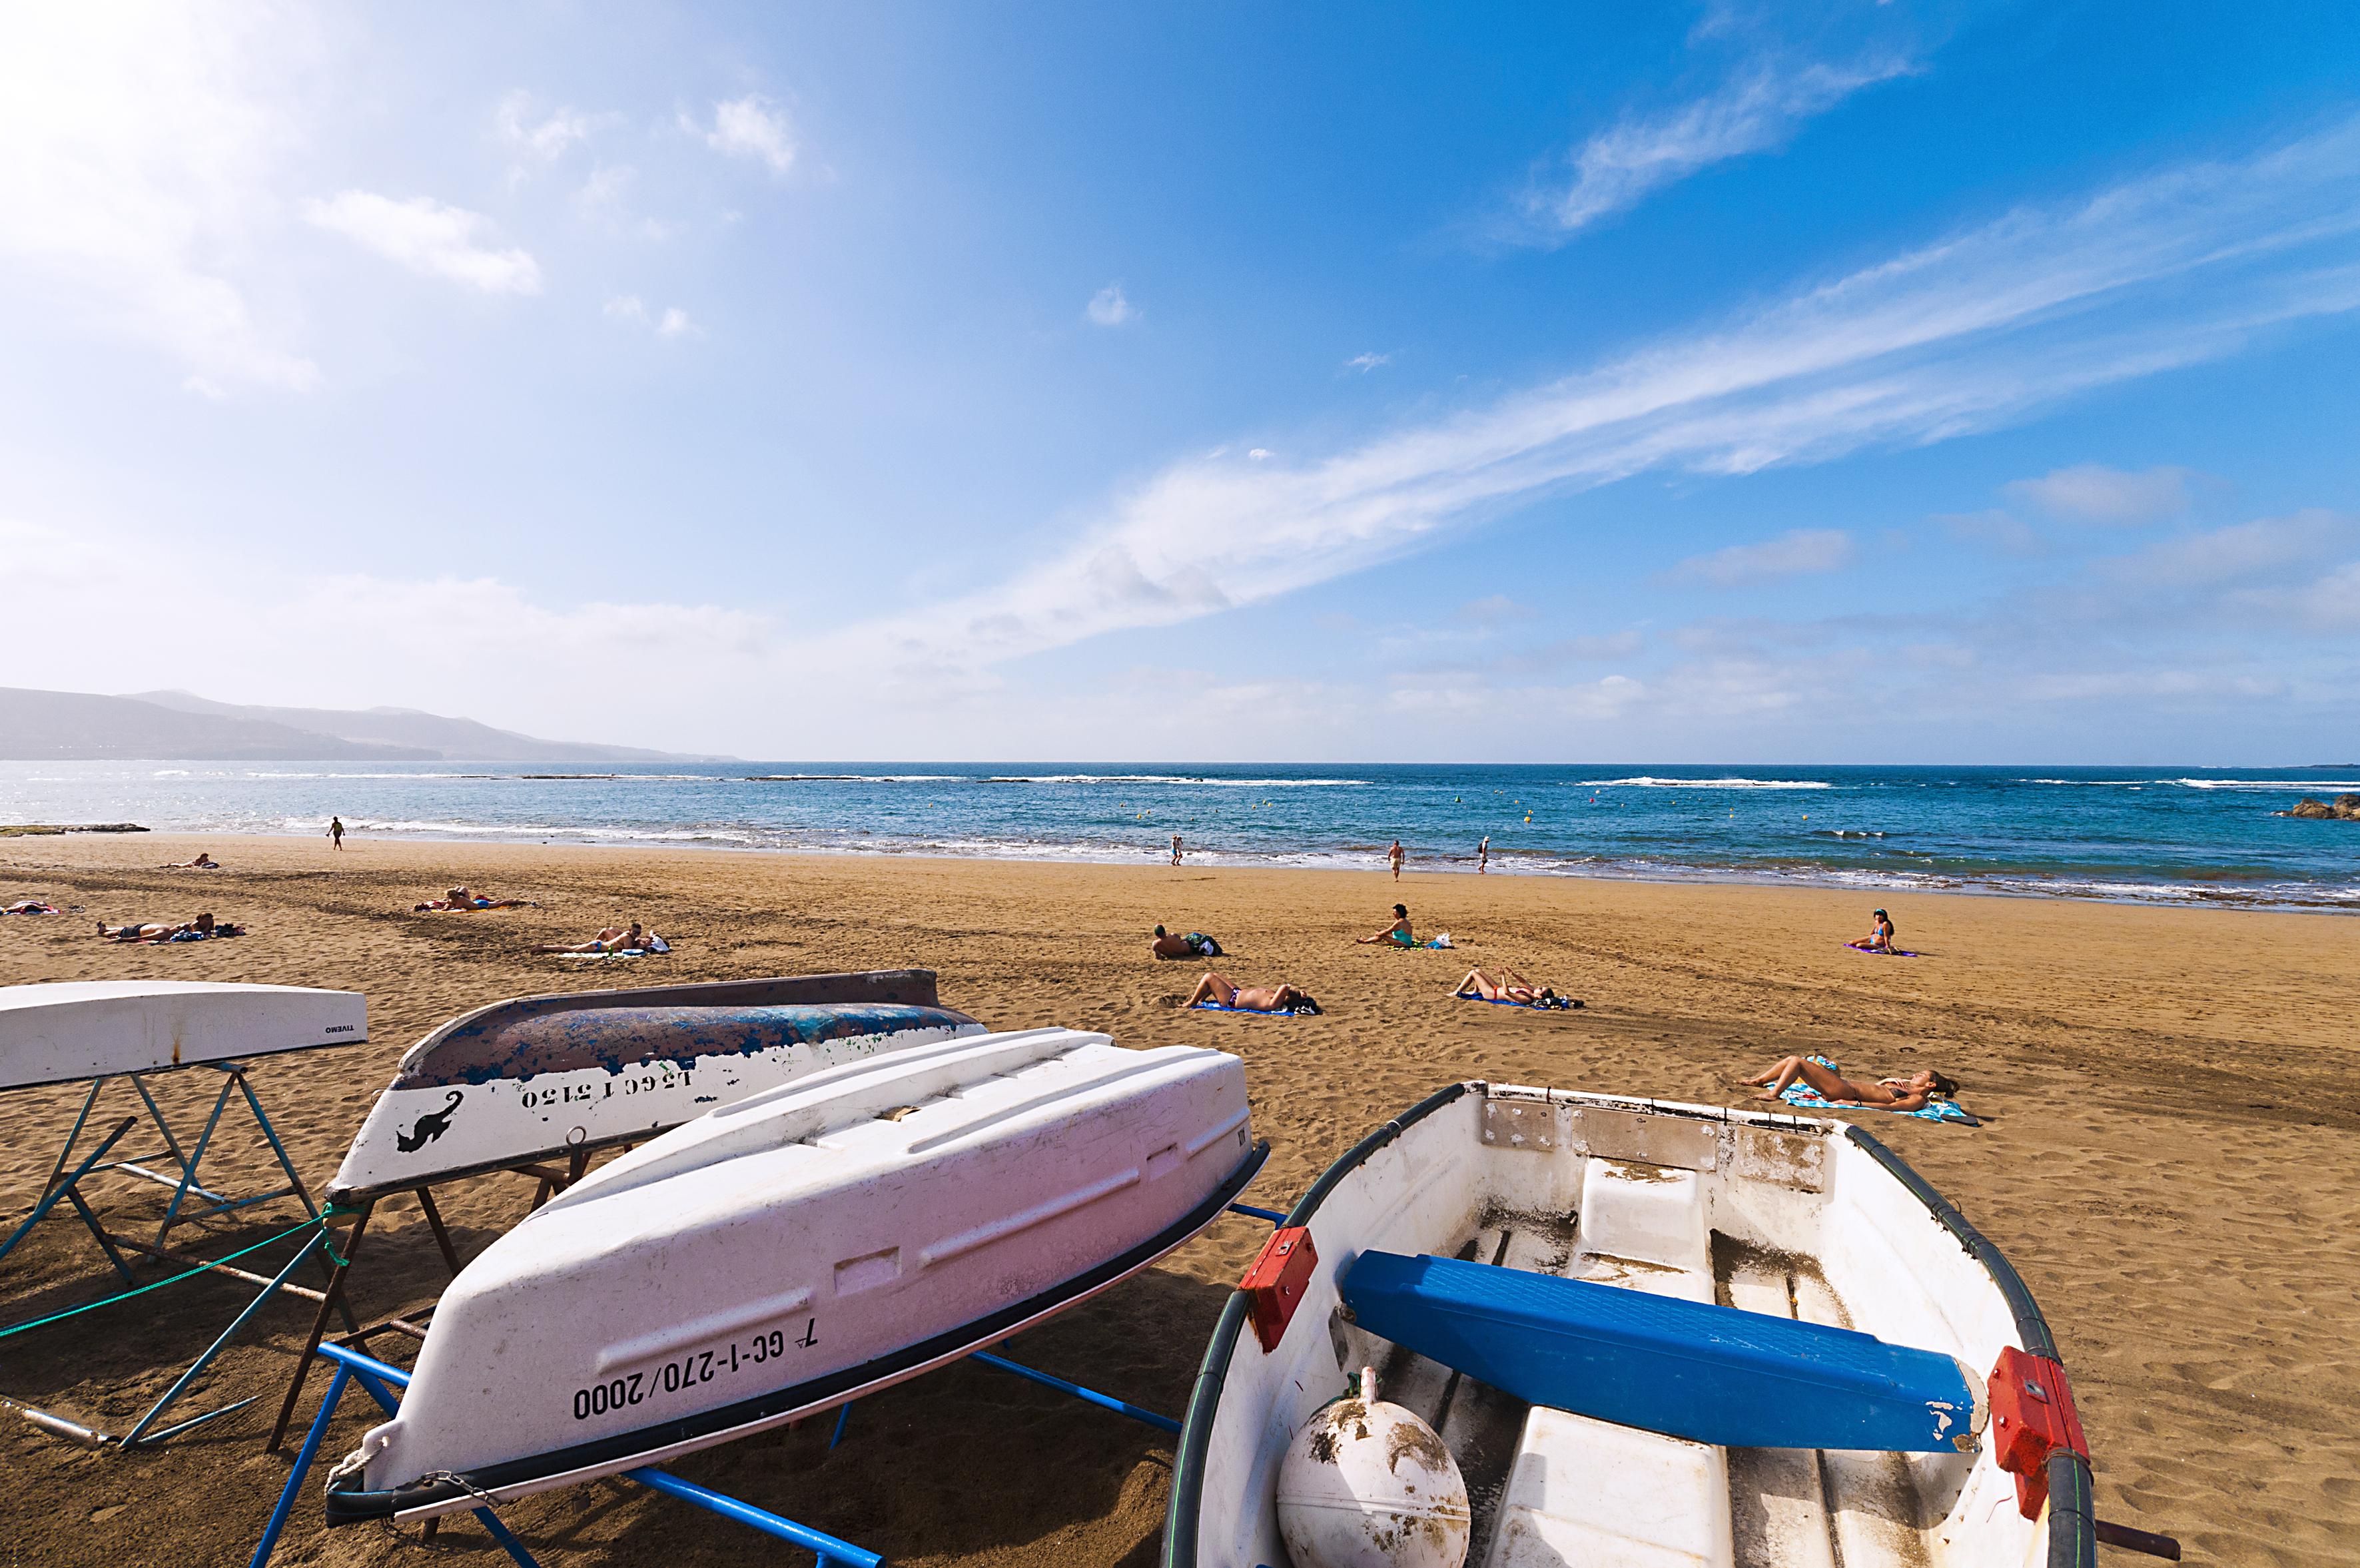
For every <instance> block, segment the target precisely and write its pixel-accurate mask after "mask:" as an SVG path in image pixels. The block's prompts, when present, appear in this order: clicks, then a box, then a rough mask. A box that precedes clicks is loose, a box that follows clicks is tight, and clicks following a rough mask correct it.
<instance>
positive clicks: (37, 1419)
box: [0, 1394, 115, 1448]
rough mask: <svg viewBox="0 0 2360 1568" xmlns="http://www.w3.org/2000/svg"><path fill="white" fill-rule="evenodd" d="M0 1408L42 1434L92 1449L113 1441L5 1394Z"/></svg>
mask: <svg viewBox="0 0 2360 1568" xmlns="http://www.w3.org/2000/svg"><path fill="white" fill-rule="evenodd" d="M0 1406H5V1408H7V1409H9V1410H14V1411H16V1413H17V1414H18V1415H20V1416H22V1417H24V1418H25V1420H26V1421H28V1422H30V1423H31V1424H32V1425H34V1426H37V1427H39V1428H40V1429H41V1430H42V1431H43V1432H55V1433H56V1434H57V1435H58V1436H60V1437H71V1438H72V1439H74V1440H75V1441H77V1442H80V1443H89V1444H90V1445H91V1446H92V1447H93V1448H104V1447H105V1446H106V1445H107V1444H108V1443H113V1442H114V1441H115V1439H113V1438H112V1437H109V1436H108V1435H107V1434H106V1433H104V1432H98V1431H95V1430H93V1428H90V1427H86V1426H84V1425H82V1422H80V1421H68V1420H66V1418H65V1417H63V1416H60V1415H52V1414H51V1413H50V1412H49V1411H48V1410H42V1409H41V1408H40V1407H39V1406H38V1405H28V1404H27V1403H25V1401H24V1400H22V1399H10V1398H9V1397H8V1396H7V1395H5V1394H0Z"/></svg>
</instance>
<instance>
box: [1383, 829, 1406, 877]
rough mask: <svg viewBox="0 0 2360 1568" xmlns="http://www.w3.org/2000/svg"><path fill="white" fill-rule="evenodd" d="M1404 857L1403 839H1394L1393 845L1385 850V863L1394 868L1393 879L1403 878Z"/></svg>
mask: <svg viewBox="0 0 2360 1568" xmlns="http://www.w3.org/2000/svg"><path fill="white" fill-rule="evenodd" d="M1403 859H1404V854H1403V851H1402V846H1401V840H1399V839H1395V840H1393V847H1392V848H1391V849H1388V850H1387V851H1385V863H1386V864H1387V865H1389V866H1392V867H1393V880H1394V881H1396V882H1398V881H1400V880H1401V868H1402V861H1403Z"/></svg>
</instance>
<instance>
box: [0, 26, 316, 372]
mask: <svg viewBox="0 0 2360 1568" xmlns="http://www.w3.org/2000/svg"><path fill="white" fill-rule="evenodd" d="M322 25H323V24H322V18H320V17H319V16H317V15H316V14H313V13H308V12H303V11H300V10H280V9H278V8H275V7H268V6H225V5H206V4H202V3H191V4H188V5H162V6H156V7H152V8H142V7H137V6H115V5H11V6H6V7H0V149H5V151H0V282H5V288H6V290H7V292H8V293H9V294H10V295H11V296H13V297H14V298H16V299H18V300H20V301H23V302H25V303H27V304H29V305H31V306H32V307H33V308H35V309H37V310H44V311H55V312H61V313H62V314H64V315H65V316H67V317H69V318H71V319H73V320H76V321H80V322H82V323H86V324H87V325H89V326H92V327H94V328H96V329H97V330H98V331H99V332H101V333H102V334H103V335H105V336H110V337H115V338H117V339H121V340H125V341H129V342H134V343H140V344H143V345H148V346H152V347H154V348H157V349H160V350H161V351H162V352H163V353H164V354H168V355H169V356H170V357H171V358H172V359H173V360H175V361H177V362H178V364H179V365H180V368H181V371H182V373H183V374H185V375H186V376H187V377H188V384H189V386H190V387H191V389H193V390H197V391H201V392H205V393H208V394H211V395H218V394H219V393H221V392H222V391H224V389H226V388H227V387H232V386H241V385H242V386H258V387H279V388H292V389H301V388H304V387H311V386H312V385H314V384H315V383H316V382H317V381H318V380H319V371H318V369H317V367H315V366H314V365H312V363H311V360H309V359H308V358H306V357H305V356H304V355H302V354H300V353H298V352H296V351H295V350H294V349H293V348H291V347H290V346H289V345H288V344H287V343H286V342H285V341H284V336H285V334H284V333H283V332H280V331H279V330H277V329H275V328H274V326H273V325H272V323H270V322H269V321H267V320H266V319H264V316H263V314H262V313H261V312H260V311H258V310H257V308H256V305H255V302H254V301H255V298H256V292H257V291H256V289H254V287H253V285H252V283H251V282H250V281H249V279H248V278H247V277H246V276H244V274H246V273H247V272H248V271H250V268H249V267H247V266H246V265H245V264H246V262H247V261H248V259H249V258H250V257H251V256H253V254H254V252H255V250H256V248H257V245H256V239H257V232H258V231H262V230H266V229H267V228H268V226H269V224H270V223H271V222H272V219H273V213H274V208H275V203H274V201H273V200H272V197H271V190H270V188H271V185H272V183H273V182H274V180H276V178H277V177H278V176H279V173H280V169H281V163H282V160H283V159H284V158H285V157H286V156H287V153H288V149H289V148H290V147H293V146H296V145H298V144H299V142H300V137H299V136H297V135H296V133H295V131H294V128H293V125H292V123H291V115H290V113H289V111H288V108H287V103H288V102H289V100H290V97H291V96H292V94H293V93H294V86H293V84H294V83H295V82H298V81H300V79H301V78H302V76H303V75H304V73H305V71H306V70H307V68H308V67H309V66H310V65H311V63H312V61H313V60H314V58H315V56H316V54H317V53H318V52H320V43H319V38H318V32H317V29H318V27H320V26H322Z"/></svg>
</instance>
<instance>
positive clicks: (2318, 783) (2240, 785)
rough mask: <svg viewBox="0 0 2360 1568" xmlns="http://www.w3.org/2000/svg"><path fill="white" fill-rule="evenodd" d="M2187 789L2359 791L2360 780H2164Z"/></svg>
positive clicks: (2162, 780)
mask: <svg viewBox="0 0 2360 1568" xmlns="http://www.w3.org/2000/svg"><path fill="white" fill-rule="evenodd" d="M2158 782H2159V783H2165V784H2178V785H2180V786H2181V787H2182V788H2183V789H2302V790H2311V789H2360V779H2159V780H2158Z"/></svg>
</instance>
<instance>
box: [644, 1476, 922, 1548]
mask: <svg viewBox="0 0 2360 1568" xmlns="http://www.w3.org/2000/svg"><path fill="white" fill-rule="evenodd" d="M623 1478H624V1479H625V1480H628V1481H637V1482H638V1483H639V1485H641V1486H649V1487H652V1488H653V1489H654V1490H656V1491H659V1492H661V1493H663V1494H664V1496H666V1497H678V1498H679V1499H680V1500H681V1501H682V1502H684V1503H694V1504H695V1505H696V1506H697V1507H698V1508H706V1509H710V1510H711V1511H712V1512H714V1513H716V1514H719V1515H720V1516H721V1517H722V1518H723V1519H734V1520H736V1521H737V1523H739V1524H742V1525H747V1526H750V1527H751V1528H753V1529H755V1530H760V1531H761V1532H762V1533H763V1534H764V1535H768V1536H772V1537H775V1538H776V1539H778V1540H780V1541H786V1542H788V1543H790V1544H791V1545H794V1546H800V1547H802V1548H803V1550H804V1551H806V1552H818V1553H819V1560H820V1562H821V1563H844V1564H845V1565H846V1568H883V1564H884V1562H885V1559H884V1558H882V1557H880V1556H879V1555H878V1554H877V1553H876V1552H870V1551H869V1550H868V1549H867V1548H865V1547H859V1546H855V1545H853V1544H852V1543H851V1542H850V1541H838V1540H837V1539H836V1537H834V1536H832V1535H829V1534H826V1533H825V1532H824V1531H821V1530H814V1529H812V1527H811V1526H809V1525H807V1524H797V1523H796V1522H795V1521H794V1520H792V1519H781V1518H780V1517H779V1516H778V1515H777V1514H774V1513H771V1512H770V1511H769V1510H767V1509H764V1508H756V1507H754V1506H753V1505H752V1504H750V1503H741V1502H739V1501H738V1500H737V1498H735V1497H723V1496H722V1495H721V1494H720V1493H719V1492H716V1491H712V1490H709V1489H708V1488H706V1487H704V1486H698V1485H697V1484H696V1483H695V1482H694V1481H683V1480H682V1479H681V1478H680V1477H679V1476H677V1475H666V1474H665V1473H664V1472H663V1471H661V1470H658V1469H656V1468H654V1467H653V1466H652V1465H650V1466H649V1467H648V1468H646V1469H644V1470H626V1471H624V1472H623Z"/></svg>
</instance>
